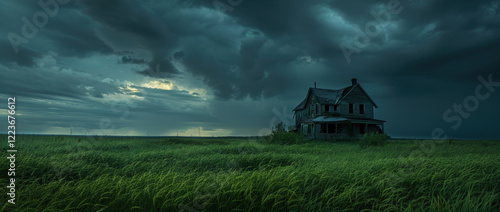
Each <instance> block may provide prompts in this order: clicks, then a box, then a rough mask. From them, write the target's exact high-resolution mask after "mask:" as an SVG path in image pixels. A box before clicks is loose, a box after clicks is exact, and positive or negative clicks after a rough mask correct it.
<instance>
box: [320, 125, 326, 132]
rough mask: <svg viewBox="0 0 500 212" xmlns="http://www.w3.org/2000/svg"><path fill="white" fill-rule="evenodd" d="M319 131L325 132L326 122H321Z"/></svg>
mask: <svg viewBox="0 0 500 212" xmlns="http://www.w3.org/2000/svg"><path fill="white" fill-rule="evenodd" d="M320 133H326V124H321V131H320Z"/></svg>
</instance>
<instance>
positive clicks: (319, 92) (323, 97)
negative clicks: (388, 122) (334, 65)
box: [293, 82, 378, 111]
mask: <svg viewBox="0 0 500 212" xmlns="http://www.w3.org/2000/svg"><path fill="white" fill-rule="evenodd" d="M356 86H358V87H359V88H360V89H361V91H362V92H363V93H364V94H365V95H366V96H367V97H368V99H369V100H370V101H371V102H372V104H373V106H375V108H377V107H378V106H377V104H375V102H374V101H373V100H372V98H370V96H369V95H368V94H367V93H366V91H365V90H364V89H363V88H362V87H361V85H359V83H357V82H356V83H355V84H354V85H351V86H347V87H345V88H342V89H339V90H333V89H324V88H309V90H308V91H307V96H306V98H305V99H304V100H302V102H300V104H299V105H297V107H295V109H293V111H296V110H301V109H304V108H305V106H306V104H307V100H308V99H309V97H310V96H311V95H312V96H315V97H316V100H317V101H318V102H319V103H320V104H324V105H338V104H339V103H340V101H342V99H344V97H346V96H347V95H348V94H349V92H350V91H351V90H352V89H353V88H354V87H356Z"/></svg>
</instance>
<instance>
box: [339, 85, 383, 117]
mask: <svg viewBox="0 0 500 212" xmlns="http://www.w3.org/2000/svg"><path fill="white" fill-rule="evenodd" d="M349 103H352V104H354V113H353V114H350V113H349ZM360 104H363V105H364V107H365V113H364V115H362V114H359V105H360ZM338 109H339V112H340V114H341V115H342V116H345V117H358V118H371V119H373V117H374V114H373V104H372V103H371V101H370V99H368V97H367V96H366V95H365V94H364V93H363V91H362V90H361V88H359V87H358V86H356V87H355V88H354V89H353V90H351V92H350V93H349V94H348V95H347V96H346V97H345V98H344V99H343V100H342V101H341V103H340V105H339V108H338Z"/></svg>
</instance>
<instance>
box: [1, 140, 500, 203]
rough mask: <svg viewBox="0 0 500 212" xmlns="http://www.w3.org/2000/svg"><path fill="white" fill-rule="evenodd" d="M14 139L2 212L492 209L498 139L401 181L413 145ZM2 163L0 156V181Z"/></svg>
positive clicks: (498, 181)
mask: <svg viewBox="0 0 500 212" xmlns="http://www.w3.org/2000/svg"><path fill="white" fill-rule="evenodd" d="M18 140H19V141H20V142H19V143H18V145H19V146H18V151H19V152H18V153H19V154H18V155H19V156H18V161H17V165H18V167H17V168H16V169H17V170H16V182H19V183H18V184H17V185H16V186H18V187H17V188H16V191H17V192H18V193H17V195H18V196H17V197H18V198H17V199H16V200H17V201H16V205H11V204H8V203H6V202H7V195H2V196H3V197H2V201H4V204H3V205H2V206H0V210H1V211H373V210H375V211H498V210H500V201H499V200H500V192H499V191H500V162H499V160H498V153H499V152H500V143H499V142H493V141H454V143H453V144H451V145H450V144H447V143H446V144H444V143H443V144H436V147H435V151H434V152H433V153H432V154H431V155H428V156H425V157H423V158H422V162H421V163H419V164H418V165H415V166H413V167H411V171H409V172H407V173H406V174H405V175H404V176H400V175H398V174H397V173H399V172H400V171H401V169H403V168H404V167H403V165H404V164H405V163H404V160H407V157H408V156H409V155H410V154H411V152H412V151H413V150H415V149H418V148H419V145H417V144H415V143H414V142H411V141H394V142H390V143H388V144H386V145H385V146H384V147H383V148H378V147H367V148H365V149H360V148H359V147H357V144H356V143H350V142H336V143H331V142H325V141H305V142H303V143H301V144H295V145H279V144H261V143H260V142H257V141H256V140H248V139H233V140H228V139H222V140H216V139H129V138H103V139H101V140H99V141H97V142H94V141H92V142H87V141H85V140H84V138H77V137H37V136H34V137H31V136H21V137H20V139H18ZM0 151H6V148H5V147H2V148H0ZM7 167H8V163H7V160H1V161H0V169H2V170H0V174H3V175H4V176H3V177H2V178H0V184H1V185H7V179H8V178H7V176H6V173H7V171H6V169H7ZM394 176H396V178H394ZM0 192H1V193H4V194H5V193H7V189H6V186H1V187H0Z"/></svg>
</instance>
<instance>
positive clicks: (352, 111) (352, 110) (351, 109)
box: [349, 103, 354, 114]
mask: <svg viewBox="0 0 500 212" xmlns="http://www.w3.org/2000/svg"><path fill="white" fill-rule="evenodd" d="M349 113H350V114H353V113H354V104H351V103H349Z"/></svg>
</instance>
